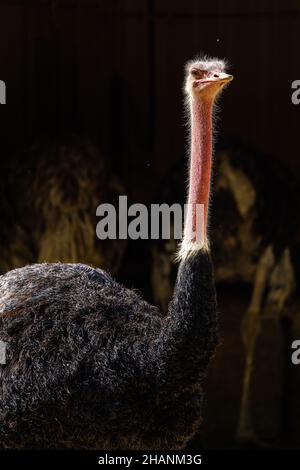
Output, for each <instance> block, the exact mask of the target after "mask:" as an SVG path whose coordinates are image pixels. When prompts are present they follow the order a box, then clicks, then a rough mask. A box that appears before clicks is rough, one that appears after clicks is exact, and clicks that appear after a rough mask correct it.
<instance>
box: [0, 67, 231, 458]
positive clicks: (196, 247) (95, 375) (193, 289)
mask: <svg viewBox="0 0 300 470" xmlns="http://www.w3.org/2000/svg"><path fill="white" fill-rule="evenodd" d="M231 79H232V77H231V76H230V75H227V74H226V73H225V72H224V63H223V62H222V61H219V60H217V59H211V60H209V59H205V60H196V61H194V62H191V63H189V64H188V65H187V69H186V88H185V90H186V95H187V101H188V106H189V109H190V115H191V158H190V178H189V197H188V200H189V202H190V204H191V206H190V210H189V212H188V216H187V220H186V225H185V235H184V239H183V243H182V245H181V250H180V253H179V257H180V258H181V263H180V267H179V271H178V277H177V282H176V287H175V290H174V296H173V299H172V301H171V303H170V307H169V313H168V315H167V316H163V315H162V314H161V313H160V312H159V311H158V309H157V308H156V307H153V306H151V305H149V304H148V303H147V302H145V301H144V300H143V299H142V298H141V297H140V296H139V295H138V294H136V293H135V292H134V291H132V290H128V289H126V288H124V287H123V286H122V285H120V284H118V283H116V282H115V281H114V280H113V279H112V278H111V277H110V276H109V275H108V274H107V273H106V272H104V271H102V270H100V269H93V268H91V267H89V266H87V265H83V264H55V263H53V264H35V265H31V266H27V267H25V268H20V269H16V270H13V271H10V272H8V273H7V274H5V275H3V276H1V277H0V312H1V313H0V339H1V340H2V341H5V342H6V343H7V364H6V365H2V366H0V382H1V387H0V390H1V396H0V437H1V439H0V442H1V445H2V446H3V447H20V448H24V447H30V448H36V447H38V448H45V447H51V448H66V447H73V448H97V449H106V450H108V449H115V448H118V449H176V448H181V447H183V446H184V445H185V444H186V442H187V441H188V439H189V438H190V437H191V436H192V435H193V434H194V433H195V432H196V430H197V428H198V426H199V424H200V422H201V414H202V399H203V392H202V386H201V384H202V378H203V375H204V373H205V372H206V370H207V366H208V364H209V361H210V359H211V357H212V355H213V352H214V350H215V347H216V344H217V337H218V335H217V313H216V298H215V289H214V280H213V275H212V268H211V259H210V251H209V244H208V241H207V239H206V238H205V239H204V240H203V243H201V244H200V243H199V240H198V236H197V235H198V234H197V232H195V231H194V227H198V223H196V222H197V221H196V214H197V204H203V205H204V219H203V221H202V228H203V227H206V222H207V212H208V201H209V192H210V173H211V161H212V113H213V105H214V102H215V98H216V97H217V96H218V95H219V92H220V91H221V90H222V88H223V87H224V85H225V84H227V83H228V82H229V81H230V80H231Z"/></svg>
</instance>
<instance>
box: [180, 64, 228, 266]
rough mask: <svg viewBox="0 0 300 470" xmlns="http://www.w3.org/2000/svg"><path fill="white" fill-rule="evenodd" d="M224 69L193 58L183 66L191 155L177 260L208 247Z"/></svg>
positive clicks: (222, 65)
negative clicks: (216, 117) (216, 125)
mask: <svg viewBox="0 0 300 470" xmlns="http://www.w3.org/2000/svg"><path fill="white" fill-rule="evenodd" d="M224 70H225V63H224V62H223V61H221V60H218V59H204V60H195V61H192V62H189V63H188V64H187V65H186V81H185V93H186V95H187V101H188V106H189V113H190V149H191V150H190V151H191V155H190V168H189V191H188V210H187V216H186V221H185V228H184V238H183V241H182V244H181V247H180V251H179V255H178V256H179V258H180V259H182V258H186V257H187V256H189V255H190V254H193V253H195V252H197V251H199V250H200V249H208V239H207V218H208V209H209V194H210V179H211V164H212V146H213V106H214V103H215V99H216V98H217V96H218V95H219V93H220V92H221V90H222V89H223V87H224V85H226V84H227V83H229V82H230V81H231V80H232V79H233V76H232V75H228V74H227V73H225V71H224ZM198 204H203V212H204V217H203V219H202V220H203V222H202V225H201V224H200V225H199V220H198V221H197V218H196V214H197V212H196V207H197V205H198ZM198 217H199V212H198ZM200 222H201V221H200ZM199 230H200V232H201V233H199Z"/></svg>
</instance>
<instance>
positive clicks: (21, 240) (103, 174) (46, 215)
mask: <svg viewBox="0 0 300 470" xmlns="http://www.w3.org/2000/svg"><path fill="white" fill-rule="evenodd" d="M121 194H124V189H123V187H122V185H121V184H120V182H119V180H118V178H117V177H116V176H115V175H113V174H112V172H111V171H110V170H109V168H108V164H107V162H106V160H105V159H104V157H103V155H102V154H101V152H100V151H99V150H98V148H97V146H96V145H94V144H93V143H91V142H90V141H89V140H88V139H84V138H82V137H78V136H74V135H72V136H68V137H65V138H63V139H61V140H59V141H54V140H51V139H40V140H38V141H36V142H35V143H34V144H33V145H32V146H30V147H27V148H26V149H25V150H23V151H22V152H19V154H18V155H17V157H16V158H14V159H12V162H11V164H10V168H9V169H8V171H7V175H6V178H5V179H4V178H3V179H2V181H1V205H2V207H1V209H0V216H1V221H2V223H1V229H0V243H1V255H0V272H1V273H5V272H7V271H9V270H11V269H13V268H18V267H21V266H24V265H26V264H29V263H35V262H38V263H43V262H58V261H59V262H65V263H68V262H69V263H76V262H82V263H87V264H91V265H93V266H97V267H101V268H103V269H105V270H107V271H109V272H110V273H112V274H115V273H116V272H117V271H118V269H119V266H120V263H121V260H122V257H123V254H124V251H125V248H126V241H125V240H121V241H119V240H105V241H101V240H99V239H97V237H96V232H95V228H96V224H97V219H96V208H97V207H98V205H99V204H101V203H102V202H105V203H109V202H111V203H113V204H114V203H116V202H117V201H118V196H119V195H121Z"/></svg>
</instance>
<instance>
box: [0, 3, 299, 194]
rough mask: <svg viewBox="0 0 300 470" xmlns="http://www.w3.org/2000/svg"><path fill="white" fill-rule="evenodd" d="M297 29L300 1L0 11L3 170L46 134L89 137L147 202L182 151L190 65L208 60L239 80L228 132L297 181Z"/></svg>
mask: <svg viewBox="0 0 300 470" xmlns="http://www.w3.org/2000/svg"><path fill="white" fill-rule="evenodd" d="M299 28H300V4H299V3H298V2H296V1H292V0H289V1H274V0H264V1H261V0H257V1H252V2H250V3H249V2H246V3H245V2H240V1H237V0H235V1H234V0H230V1H227V2H223V1H214V2H202V1H199V0H198V1H196V0H194V1H192V0H190V1H186V2H182V1H180V0H172V1H171V0H159V1H155V0H123V1H118V0H114V1H96V0H84V1H83V0H81V1H72V0H69V1H68V0H59V1H47V0H33V1H29V0H28V1H26V2H20V1H0V79H1V80H5V82H6V85H7V104H6V105H5V106H2V107H1V108H0V125H1V130H0V136H1V159H2V160H5V159H6V158H8V156H9V155H10V153H11V151H12V150H14V149H15V148H16V146H17V145H20V144H22V143H23V142H27V141H30V140H31V139H32V138H33V137H35V136H37V135H40V134H42V133H53V134H54V135H59V134H60V133H64V132H68V131H75V132H81V133H85V134H87V135H90V136H92V137H94V138H95V139H96V140H97V141H99V143H100V145H101V147H102V149H103V150H104V151H105V152H106V154H107V155H109V156H110V158H111V159H112V161H113V166H114V167H115V169H116V170H117V171H118V172H119V173H120V174H121V176H122V177H123V178H124V179H125V181H126V183H127V185H128V187H129V188H130V189H131V192H132V195H133V197H134V198H139V200H141V201H149V199H151V197H152V196H153V194H154V192H155V189H156V187H157V184H158V182H159V180H160V177H161V176H162V175H163V174H165V173H166V172H167V169H168V167H169V166H170V164H172V163H173V162H174V161H176V160H177V158H178V157H180V156H181V155H182V152H183V150H184V146H185V130H184V127H183V126H182V123H183V121H184V115H183V111H182V92H181V83H182V79H183V64H184V62H185V61H186V59H189V58H191V57H193V56H194V55H195V54H197V53H198V52H199V51H200V52H201V51H203V52H205V53H207V54H210V55H217V56H221V57H226V58H228V59H229V61H230V63H231V64H232V67H231V72H232V73H233V74H234V75H235V76H236V81H235V82H234V83H233V84H232V90H231V93H228V94H225V95H224V98H223V100H224V101H223V109H224V111H223V112H222V122H220V124H219V130H220V133H222V135H224V134H227V133H228V134H236V135H240V136H241V137H244V138H246V139H251V140H252V141H254V142H255V143H257V144H259V145H260V146H262V147H263V148H264V149H265V150H266V151H268V152H270V153H273V154H274V155H276V156H278V157H279V158H280V159H282V160H285V161H286V162H287V164H288V165H289V166H291V167H292V168H293V169H294V170H295V171H296V172H297V173H298V174H299V173H300V162H299V159H298V158H297V149H298V134H297V123H298V122H299V114H300V106H299V107H297V106H295V105H293V104H292V103H291V82H292V81H293V80H296V79H300V75H299V74H300V71H299V70H300V67H299V66H300V55H299V53H298V50H297V48H298V44H299Z"/></svg>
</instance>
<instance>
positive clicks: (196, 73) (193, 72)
mask: <svg viewBox="0 0 300 470" xmlns="http://www.w3.org/2000/svg"><path fill="white" fill-rule="evenodd" d="M191 75H192V76H193V77H196V78H200V77H201V76H202V75H203V72H201V70H199V69H192V70H191Z"/></svg>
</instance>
